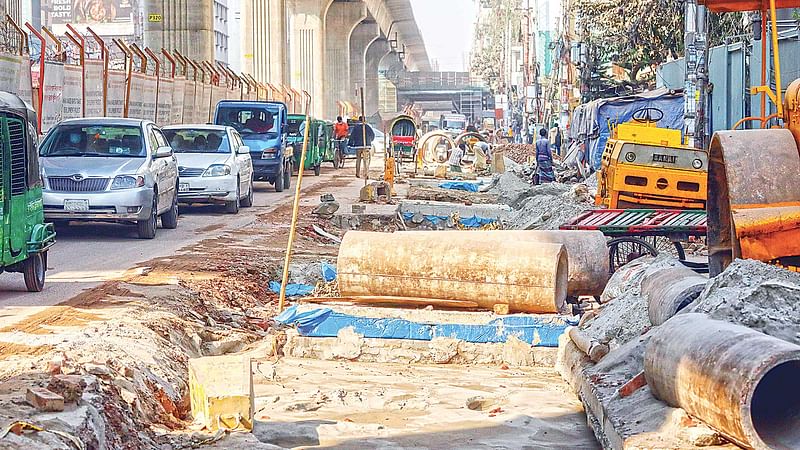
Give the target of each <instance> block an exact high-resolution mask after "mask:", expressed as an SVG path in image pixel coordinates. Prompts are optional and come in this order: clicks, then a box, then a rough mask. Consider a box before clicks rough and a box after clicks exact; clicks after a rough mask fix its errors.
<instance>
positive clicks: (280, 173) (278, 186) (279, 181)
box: [275, 164, 291, 192]
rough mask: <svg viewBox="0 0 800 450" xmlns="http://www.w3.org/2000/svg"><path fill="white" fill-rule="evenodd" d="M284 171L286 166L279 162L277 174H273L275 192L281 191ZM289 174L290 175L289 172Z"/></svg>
mask: <svg viewBox="0 0 800 450" xmlns="http://www.w3.org/2000/svg"><path fill="white" fill-rule="evenodd" d="M285 172H286V167H285V166H284V165H283V164H281V168H280V169H278V175H276V176H275V192H283V175H284V173H285ZM289 176H291V173H290V174H289Z"/></svg>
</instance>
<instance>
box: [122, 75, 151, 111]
mask: <svg viewBox="0 0 800 450" xmlns="http://www.w3.org/2000/svg"><path fill="white" fill-rule="evenodd" d="M146 78H147V77H146V76H145V75H144V74H143V73H134V74H131V79H130V83H131V89H130V93H131V98H130V100H129V101H128V116H127V117H131V118H135V119H142V118H144V91H145V87H144V85H145V83H146V81H147V80H146Z"/></svg>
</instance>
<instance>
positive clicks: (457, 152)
mask: <svg viewBox="0 0 800 450" xmlns="http://www.w3.org/2000/svg"><path fill="white" fill-rule="evenodd" d="M466 151H467V146H466V145H465V144H463V143H461V144H458V147H456V148H454V149H453V151H452V152H450V158H449V159H448V160H447V165H448V166H450V167H449V168H450V171H451V172H458V173H460V172H461V158H463V157H464V153H465V152H466Z"/></svg>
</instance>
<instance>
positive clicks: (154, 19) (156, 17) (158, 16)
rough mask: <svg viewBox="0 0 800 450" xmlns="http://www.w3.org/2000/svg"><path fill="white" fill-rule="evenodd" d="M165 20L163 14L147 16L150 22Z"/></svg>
mask: <svg viewBox="0 0 800 450" xmlns="http://www.w3.org/2000/svg"><path fill="white" fill-rule="evenodd" d="M163 20H164V16H162V15H161V14H150V15H148V16H147V21H148V22H162V21H163Z"/></svg>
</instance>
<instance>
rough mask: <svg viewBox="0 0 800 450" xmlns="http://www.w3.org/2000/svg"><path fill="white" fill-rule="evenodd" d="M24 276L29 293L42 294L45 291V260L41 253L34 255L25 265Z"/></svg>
mask: <svg viewBox="0 0 800 450" xmlns="http://www.w3.org/2000/svg"><path fill="white" fill-rule="evenodd" d="M23 265H24V267H23V271H22V274H23V275H24V276H25V287H26V288H27V289H28V292H42V289H44V274H45V271H46V270H47V267H45V258H44V257H43V256H42V254H41V253H34V254H33V255H31V256H29V257H28V259H26V260H25V262H24V263H23Z"/></svg>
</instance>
